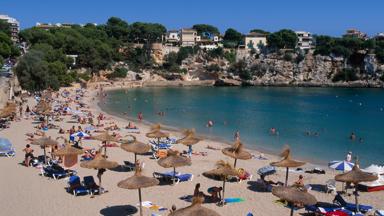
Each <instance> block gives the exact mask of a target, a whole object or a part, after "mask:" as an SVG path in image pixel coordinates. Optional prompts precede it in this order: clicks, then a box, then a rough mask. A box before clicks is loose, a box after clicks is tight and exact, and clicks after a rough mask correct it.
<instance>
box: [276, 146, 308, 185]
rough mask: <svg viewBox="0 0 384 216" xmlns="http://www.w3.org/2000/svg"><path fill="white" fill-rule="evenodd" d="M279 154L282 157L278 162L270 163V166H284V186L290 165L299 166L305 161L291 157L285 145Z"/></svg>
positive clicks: (286, 182)
mask: <svg viewBox="0 0 384 216" xmlns="http://www.w3.org/2000/svg"><path fill="white" fill-rule="evenodd" d="M280 156H281V157H282V158H283V159H282V160H280V161H278V162H272V163H270V165H271V166H275V167H285V168H286V174H285V186H287V185H288V172H289V168H290V167H300V166H303V165H304V164H305V162H302V161H296V160H293V159H291V150H290V149H289V147H286V148H285V149H284V150H283V152H282V153H281V154H280Z"/></svg>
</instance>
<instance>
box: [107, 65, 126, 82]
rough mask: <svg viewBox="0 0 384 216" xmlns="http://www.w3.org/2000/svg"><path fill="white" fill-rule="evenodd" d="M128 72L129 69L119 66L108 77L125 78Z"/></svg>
mask: <svg viewBox="0 0 384 216" xmlns="http://www.w3.org/2000/svg"><path fill="white" fill-rule="evenodd" d="M127 73H128V70H127V69H126V68H122V67H117V68H115V70H114V71H113V72H112V73H111V74H108V79H113V78H125V77H127Z"/></svg>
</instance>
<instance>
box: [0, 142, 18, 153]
mask: <svg viewBox="0 0 384 216" xmlns="http://www.w3.org/2000/svg"><path fill="white" fill-rule="evenodd" d="M15 154H16V152H15V149H14V148H13V147H12V144H11V142H10V141H9V140H8V139H5V138H0V156H7V157H13V156H15Z"/></svg>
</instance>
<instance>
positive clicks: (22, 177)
mask: <svg viewBox="0 0 384 216" xmlns="http://www.w3.org/2000/svg"><path fill="white" fill-rule="evenodd" d="M115 88H120V87H115ZM105 89H111V88H105ZM71 92H72V93H73V92H74V90H73V89H71ZM95 93H96V91H95V90H94V89H92V90H88V91H87V92H86V94H85V96H84V99H83V101H84V102H85V103H86V104H87V105H88V106H89V108H87V110H89V111H91V112H92V114H93V115H95V116H97V115H98V114H99V113H101V112H102V111H101V110H100V108H99V107H98V106H97V102H98V100H97V99H95V100H93V98H94V97H95ZM28 104H29V105H30V107H33V106H34V105H35V104H36V102H35V101H34V100H33V99H32V98H30V99H29V101H28ZM72 105H74V104H72ZM73 108H74V107H73ZM24 109H25V105H24ZM103 113H104V114H105V112H103ZM106 116H107V120H105V121H104V123H105V124H108V123H109V122H114V123H116V124H117V125H118V126H119V127H120V128H123V127H124V126H126V125H127V124H128V122H127V120H125V119H121V118H118V117H115V116H111V115H108V114H106ZM63 117H64V120H63V121H61V122H54V124H57V125H58V126H59V127H61V128H64V129H69V128H70V127H72V126H73V125H75V126H76V127H77V126H78V125H79V124H77V123H73V122H72V121H71V116H69V115H67V116H63ZM135 124H136V125H137V126H138V128H139V129H140V134H135V135H136V136H137V139H138V140H140V141H142V142H146V143H148V142H149V141H148V138H146V136H145V133H147V132H148V131H149V126H148V125H146V124H141V123H135ZM34 126H35V124H33V122H32V120H31V119H24V118H23V119H21V120H20V121H16V122H12V125H11V127H10V128H8V129H5V130H2V131H0V137H4V138H7V139H9V140H10V141H11V142H12V144H13V145H14V147H15V149H16V156H15V157H12V158H6V157H1V158H0V170H1V172H2V177H1V179H0V185H1V186H2V193H1V194H0V203H1V207H2V208H1V214H0V215H30V216H35V215H36V216H38V215H130V212H129V211H128V210H127V209H132V208H135V207H136V205H137V203H138V194H137V191H136V190H124V189H121V188H118V187H117V183H118V182H119V181H121V180H123V179H126V178H127V177H129V176H132V175H133V174H134V172H132V171H131V172H118V171H112V170H107V171H106V172H105V173H104V175H103V186H104V187H105V188H106V189H107V190H108V191H109V192H108V193H105V194H102V195H101V196H96V197H94V198H90V196H78V197H75V196H73V195H72V194H69V193H67V192H66V190H65V187H66V186H67V181H66V179H61V180H53V179H49V178H47V177H42V176H40V175H39V174H40V171H39V169H37V168H33V167H25V166H23V165H20V162H22V161H23V159H24V153H23V152H22V149H23V148H24V147H25V145H26V144H27V143H28V141H27V140H26V138H27V137H26V136H25V133H28V132H34V131H35V130H36V129H35V128H34ZM86 126H87V125H82V127H86ZM118 133H120V134H121V135H122V136H125V135H127V133H126V132H125V131H124V130H122V131H118ZM170 133H171V137H175V138H181V137H182V134H181V133H180V132H175V131H171V132H170ZM47 135H48V136H51V137H52V138H56V137H59V136H61V135H60V134H59V133H58V130H55V129H50V130H48V132H47ZM65 136H69V135H68V134H66V135H65ZM61 142H62V141H61ZM99 144H100V142H99V141H94V140H84V141H83V145H84V146H87V147H91V148H98V147H99ZM207 146H211V147H214V148H217V149H222V148H223V147H226V146H227V144H223V143H220V142H217V141H214V140H203V141H201V142H200V143H199V144H197V145H195V146H194V147H193V150H194V151H196V152H207V156H202V155H193V156H192V166H187V167H181V168H178V171H179V172H182V173H191V174H193V175H194V178H193V181H188V182H181V183H179V184H177V185H174V186H172V185H159V186H155V187H150V188H145V189H143V190H142V191H143V192H142V193H143V200H146V201H151V202H153V203H155V204H158V205H161V206H163V207H166V208H168V209H170V208H171V206H172V205H173V204H174V205H176V206H177V208H178V209H179V208H182V207H186V206H188V205H190V203H189V202H187V201H184V200H182V199H180V197H183V196H186V195H192V194H193V190H194V186H195V184H196V183H200V184H201V191H203V192H206V191H207V188H209V187H212V186H221V184H222V183H221V182H217V181H214V180H210V179H208V178H206V177H204V176H203V175H202V173H203V172H204V171H208V170H211V169H213V168H214V165H215V162H216V161H218V160H225V161H228V162H230V163H231V164H232V163H233V159H232V158H229V157H227V156H225V155H223V154H222V152H221V150H212V149H207ZM33 148H34V150H35V155H40V154H42V153H43V150H42V149H40V148H39V147H36V146H33ZM174 149H176V150H179V151H183V150H187V147H186V146H183V145H174ZM251 152H252V154H253V155H255V156H258V155H260V152H258V151H253V150H251ZM293 154H294V153H293ZM108 156H109V160H112V161H116V162H118V163H119V164H124V161H130V162H133V160H134V157H133V154H132V153H128V152H125V151H124V150H122V149H121V148H119V147H111V148H108ZM265 157H267V158H268V159H267V160H258V159H255V158H252V159H250V160H245V161H244V160H239V161H238V162H237V167H241V168H244V169H245V170H247V171H249V172H250V173H251V174H252V175H253V178H252V179H251V180H250V181H243V182H240V183H237V182H234V183H228V184H227V186H226V197H239V198H243V199H245V201H244V202H239V203H233V204H227V205H225V206H223V207H219V206H217V205H215V204H204V206H205V207H207V208H210V209H213V210H215V211H217V212H218V213H219V214H220V215H228V216H231V215H239V216H245V215H247V213H252V214H253V215H255V216H268V215H276V216H278V215H288V214H289V212H290V209H289V208H287V207H284V206H283V205H281V204H277V203H275V201H276V200H278V198H277V197H275V196H273V195H272V194H271V193H270V192H261V191H260V190H259V188H258V187H257V183H256V181H257V179H258V178H259V176H258V175H257V170H258V169H259V168H261V167H263V166H266V165H269V163H271V162H273V161H277V160H279V157H278V156H274V155H269V154H265ZM309 157H310V156H309ZM138 158H139V160H140V161H141V162H144V163H145V167H144V169H143V174H144V175H147V176H152V173H153V172H155V171H157V172H162V171H171V169H164V168H162V167H160V166H159V165H158V164H157V162H156V160H154V159H151V158H150V156H138ZM314 167H318V166H316V165H313V164H307V165H305V166H304V167H303V169H304V170H309V169H313V168H314ZM322 168H323V167H322ZM72 169H75V170H76V171H77V173H78V175H79V176H80V177H81V178H82V177H83V176H87V175H93V176H94V177H95V178H96V170H91V169H85V168H81V167H80V166H79V164H77V165H76V166H75V167H73V168H72ZM325 171H326V174H324V175H319V174H308V173H296V172H290V174H289V175H290V177H289V184H293V182H294V181H296V180H297V179H298V175H299V174H302V175H303V176H304V181H305V184H313V185H324V184H325V182H326V181H327V180H328V179H333V178H334V176H335V174H338V173H339V172H336V171H334V170H330V169H327V168H325ZM267 178H268V180H273V181H284V179H285V170H284V169H278V172H277V173H276V174H274V175H272V176H268V177H267ZM337 187H338V189H341V183H337ZM309 192H310V193H311V194H313V195H314V196H315V197H316V198H317V200H318V201H321V202H329V203H331V202H332V200H333V198H334V195H333V194H326V193H324V192H319V191H316V190H311V191H309ZM350 192H351V190H350ZM345 199H347V200H348V201H350V202H354V197H353V196H345ZM359 201H360V203H363V204H368V205H372V206H373V207H374V208H376V209H383V208H384V192H383V191H382V192H372V193H364V192H362V193H360V197H359ZM304 212H305V210H304V209H300V210H298V211H296V212H295V215H299V214H300V213H304ZM168 213H169V211H152V210H149V209H147V208H144V215H151V214H155V215H168ZM135 215H138V213H135Z"/></svg>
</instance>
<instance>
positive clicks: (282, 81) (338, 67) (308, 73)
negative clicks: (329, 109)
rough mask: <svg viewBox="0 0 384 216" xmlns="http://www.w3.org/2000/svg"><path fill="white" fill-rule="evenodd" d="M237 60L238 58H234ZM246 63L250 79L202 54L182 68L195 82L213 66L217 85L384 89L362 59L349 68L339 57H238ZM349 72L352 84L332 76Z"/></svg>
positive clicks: (376, 70)
mask: <svg viewBox="0 0 384 216" xmlns="http://www.w3.org/2000/svg"><path fill="white" fill-rule="evenodd" d="M238 60H239V59H238ZM240 61H244V62H245V63H246V68H244V70H246V71H248V72H249V73H250V74H251V79H249V80H248V79H247V80H244V79H240V77H241V76H239V74H236V73H234V72H232V71H230V67H229V62H228V61H226V60H225V59H214V60H212V59H211V60H209V61H208V60H206V59H204V56H203V55H197V56H193V57H190V58H188V59H186V60H185V61H184V62H183V66H182V67H183V68H185V69H187V71H188V73H189V74H191V75H192V76H194V77H195V78H196V79H207V77H209V78H214V77H215V76H214V75H213V74H212V73H211V72H208V71H207V70H206V69H205V68H206V67H207V66H208V65H212V64H216V65H219V66H220V68H221V71H220V72H217V73H215V74H216V79H217V80H218V81H217V83H216V84H217V85H220V86H223V85H224V86H225V85H228V86H233V85H280V86H341V87H384V85H383V81H382V78H383V71H384V70H383V69H384V65H380V64H378V63H377V61H375V60H374V59H373V60H372V56H371V57H370V59H368V60H364V64H363V65H361V67H356V66H354V67H353V66H350V65H348V64H347V63H346V61H345V60H344V59H343V58H336V57H330V56H320V55H314V54H313V52H309V53H307V54H305V55H302V56H300V55H298V54H294V53H279V54H277V53H275V54H269V55H262V54H261V55H257V56H250V55H249V56H247V57H245V56H244V55H242V59H240ZM346 69H348V70H352V71H353V73H354V75H356V78H355V79H354V80H353V81H343V78H342V79H341V81H337V80H335V79H334V78H335V77H336V76H339V77H340V76H341V77H343V76H344V73H345V72H344V71H345V70H346Z"/></svg>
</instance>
